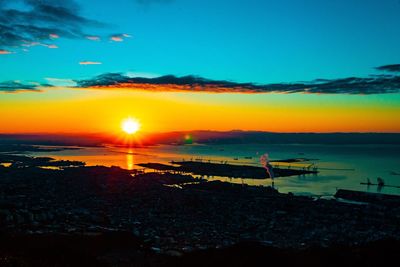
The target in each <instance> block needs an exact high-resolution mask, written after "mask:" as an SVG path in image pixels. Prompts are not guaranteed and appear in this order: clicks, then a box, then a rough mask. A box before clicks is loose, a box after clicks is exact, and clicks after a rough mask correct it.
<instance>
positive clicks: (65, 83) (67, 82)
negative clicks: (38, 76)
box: [45, 78, 77, 87]
mask: <svg viewBox="0 0 400 267" xmlns="http://www.w3.org/2000/svg"><path fill="white" fill-rule="evenodd" d="M45 79H46V81H47V82H48V83H49V84H50V86H59V87H74V86H76V85H77V84H76V82H75V81H74V80H72V79H60V78H45Z"/></svg>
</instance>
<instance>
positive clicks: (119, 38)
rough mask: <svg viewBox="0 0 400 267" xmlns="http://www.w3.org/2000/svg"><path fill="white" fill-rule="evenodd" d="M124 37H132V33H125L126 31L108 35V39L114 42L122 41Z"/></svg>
mask: <svg viewBox="0 0 400 267" xmlns="http://www.w3.org/2000/svg"><path fill="white" fill-rule="evenodd" d="M126 38H132V35H130V34H127V33H122V34H114V35H111V36H110V40H111V41H114V42H122V41H124V39H126Z"/></svg>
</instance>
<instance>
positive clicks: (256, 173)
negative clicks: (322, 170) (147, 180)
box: [138, 160, 318, 179]
mask: <svg viewBox="0 0 400 267" xmlns="http://www.w3.org/2000/svg"><path fill="white" fill-rule="evenodd" d="M171 164H172V165H169V164H161V163H151V162H150V163H142V164H138V166H141V167H144V168H149V169H153V170H156V171H160V172H175V173H187V174H195V175H202V176H222V177H231V178H250V179H269V178H270V177H268V174H267V172H266V170H265V169H264V168H263V167H258V166H252V165H237V164H229V163H227V162H222V163H214V162H212V161H211V160H209V161H172V162H171ZM274 173H275V178H277V177H285V176H295V175H305V174H316V173H318V171H317V170H312V169H310V170H307V169H294V168H293V169H292V168H291V169H288V168H276V167H274Z"/></svg>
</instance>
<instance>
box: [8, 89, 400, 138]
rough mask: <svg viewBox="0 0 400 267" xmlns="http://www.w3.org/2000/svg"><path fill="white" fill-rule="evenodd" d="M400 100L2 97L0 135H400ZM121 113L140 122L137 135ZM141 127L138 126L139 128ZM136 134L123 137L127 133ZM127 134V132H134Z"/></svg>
mask: <svg viewBox="0 0 400 267" xmlns="http://www.w3.org/2000/svg"><path fill="white" fill-rule="evenodd" d="M399 100H400V95H384V96H373V95H372V96H348V95H346V96H341V95H333V96H332V95H310V94H290V95H288V94H286V95H282V94H268V95H249V94H215V93H201V94H200V93H176V92H174V93H173V92H138V91H126V90H125V91H123V93H122V92H121V91H120V90H116V91H114V90H111V91H108V90H104V89H103V90H95V89H92V90H71V89H62V88H59V89H52V90H48V91H45V92H43V93H24V95H23V97H21V94H4V95H2V96H1V97H0V114H1V115H2V116H0V133H105V134H111V135H114V136H116V138H117V139H119V140H120V141H122V140H125V141H126V142H127V143H131V142H133V141H135V140H143V138H144V135H145V133H152V132H170V131H192V130H217V131H230V130H255V131H270V132H400V124H399V123H398V117H399V116H400V106H399V105H398V103H399V102H398V101H399ZM127 114H134V117H135V118H140V126H139V127H140V130H139V129H138V130H139V131H137V130H136V128H137V126H135V125H133V124H128V126H129V127H127V128H128V129H127V130H128V131H123V130H121V129H123V128H121V127H122V126H121V122H122V121H124V119H126V117H127ZM141 122H143V123H141ZM132 130H133V132H135V130H136V132H135V133H134V134H128V133H129V132H131V131H132ZM133 132H132V133H133Z"/></svg>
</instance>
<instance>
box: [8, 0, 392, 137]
mask: <svg viewBox="0 0 400 267" xmlns="http://www.w3.org/2000/svg"><path fill="white" fill-rule="evenodd" d="M398 14H400V1H398V0H382V1H375V0H364V1H361V0H338V1H318V0H280V1H278V0H276V1H273V0H271V1H268V0H246V1H245V0H229V1H228V0H213V1H211V0H209V1H208V0H203V1H194V0H193V1H192V0H114V1H95V0H85V1H83V0H76V1H73V0H64V1H57V0H13V1H11V0H0V114H1V116H0V132H3V133H69V132H71V133H72V132H73V133H77V132H79V133H86V132H117V131H119V130H120V123H121V121H122V120H124V119H125V118H127V117H133V118H136V119H137V120H139V121H140V123H141V125H142V131H145V132H160V131H176V130H185V131H186V130H223V131H225V130H233V129H237V130H257V131H274V132H400V123H399V122H400V121H399V119H398V118H399V117H400V65H399V63H400V53H399V49H398V48H399V47H400V27H399V25H400V16H398Z"/></svg>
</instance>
